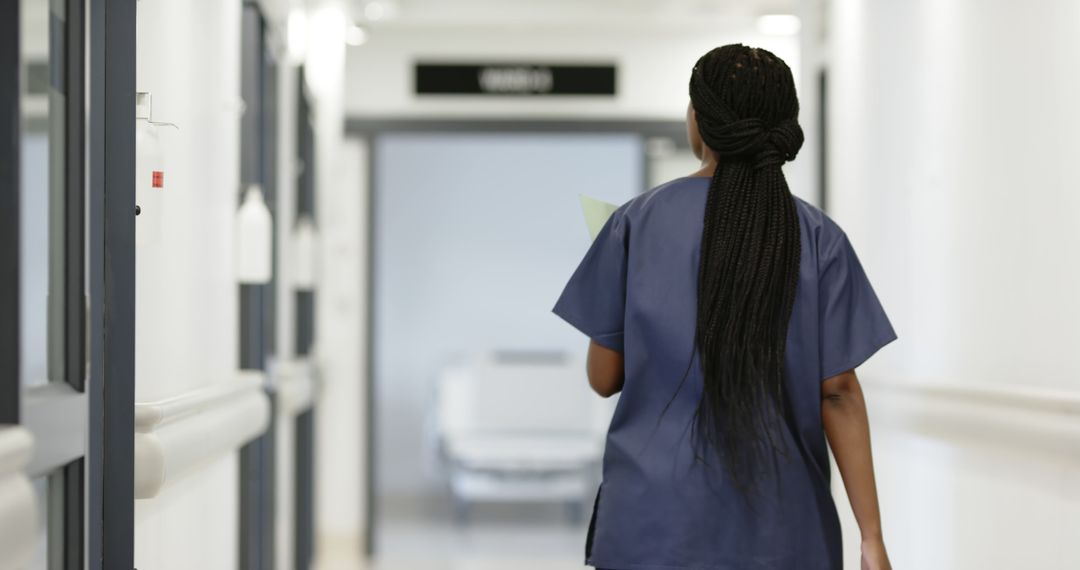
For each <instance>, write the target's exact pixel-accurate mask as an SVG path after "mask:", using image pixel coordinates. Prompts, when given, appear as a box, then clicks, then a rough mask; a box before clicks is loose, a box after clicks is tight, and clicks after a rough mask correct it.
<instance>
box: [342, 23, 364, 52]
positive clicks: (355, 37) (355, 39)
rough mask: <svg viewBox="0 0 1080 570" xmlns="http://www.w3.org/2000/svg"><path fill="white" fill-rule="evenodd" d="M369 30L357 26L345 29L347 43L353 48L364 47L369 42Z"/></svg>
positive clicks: (353, 25)
mask: <svg viewBox="0 0 1080 570" xmlns="http://www.w3.org/2000/svg"><path fill="white" fill-rule="evenodd" d="M367 37H368V35H367V30H365V29H364V28H361V27H360V26H358V25H356V24H352V25H350V26H349V27H348V28H346V29H345V43H346V44H348V45H351V46H354V47H355V46H362V45H364V43H366V42H367Z"/></svg>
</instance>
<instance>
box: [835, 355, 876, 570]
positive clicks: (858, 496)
mask: <svg viewBox="0 0 1080 570" xmlns="http://www.w3.org/2000/svg"><path fill="white" fill-rule="evenodd" d="M821 398H822V402H821V418H822V421H823V423H824V424H825V435H826V436H827V437H828V438H829V446H830V447H832V451H833V456H834V457H836V466H837V467H838V468H839V469H840V475H841V476H842V477H843V479H844V486H845V487H846V488H847V495H848V499H849V500H850V501H851V510H852V511H854V513H855V520H856V521H858V523H859V531H860V532H861V533H862V568H863V569H864V570H890V569H891V568H892V566H890V565H889V558H888V556H887V555H886V553H885V542H884V540H883V539H882V536H881V512H880V510H879V509H878V496H877V485H876V484H875V483H874V461H873V458H872V457H871V455H870V423H869V421H868V420H867V417H866V402H865V401H864V400H863V394H862V388H861V387H860V386H859V379H858V377H856V376H855V371H854V370H848V371H847V372H844V373H842V374H838V375H836V376H833V377H832V378H828V379H826V380H825V382H823V383H822V385H821Z"/></svg>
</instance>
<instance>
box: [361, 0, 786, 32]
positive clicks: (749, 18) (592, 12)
mask: <svg viewBox="0 0 1080 570" xmlns="http://www.w3.org/2000/svg"><path fill="white" fill-rule="evenodd" d="M798 2H799V0H352V13H353V15H354V16H355V18H356V20H357V21H359V22H364V21H365V13H371V11H369V10H367V9H366V8H367V6H368V4H371V3H376V4H379V6H380V7H381V8H382V9H381V10H380V11H381V12H382V13H383V14H384V17H382V18H380V19H379V20H377V21H373V22H371V21H369V22H367V24H368V25H370V26H372V27H382V26H387V27H427V26H435V27H445V26H454V27H492V26H498V27H504V26H512V27H556V28H578V27H585V26H587V27H590V28H594V29H604V28H609V27H618V28H627V27H635V28H637V27H640V28H665V29H677V28H679V27H681V26H685V27H688V28H693V29H696V30H700V29H702V28H706V27H717V28H722V29H731V28H743V27H746V26H747V25H752V22H753V21H754V20H755V19H756V18H757V16H760V15H762V14H775V13H795V10H796V9H797V8H798V6H797V4H798Z"/></svg>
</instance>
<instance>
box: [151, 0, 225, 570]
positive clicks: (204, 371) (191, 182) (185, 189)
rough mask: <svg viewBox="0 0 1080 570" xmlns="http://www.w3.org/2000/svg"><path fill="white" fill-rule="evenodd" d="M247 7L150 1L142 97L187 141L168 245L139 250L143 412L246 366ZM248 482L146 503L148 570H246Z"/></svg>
mask: <svg viewBox="0 0 1080 570" xmlns="http://www.w3.org/2000/svg"><path fill="white" fill-rule="evenodd" d="M240 8H241V6H240V3H239V2H235V3H232V2H218V1H216V0H195V1H191V2H181V3H176V2H168V1H164V0H144V1H142V2H139V6H138V39H137V49H138V51H137V54H136V60H137V73H136V87H137V88H138V89H139V90H141V91H150V92H152V93H153V103H154V108H153V111H154V119H155V120H158V121H170V122H174V123H176V124H177V125H179V126H180V130H179V131H175V130H172V129H167V128H163V129H162V130H161V133H162V134H161V137H162V148H163V150H164V152H165V156H166V160H165V176H166V184H167V190H166V191H165V195H164V198H163V201H164V204H163V211H164V219H163V225H162V240H161V242H160V243H158V244H155V245H147V246H140V247H139V248H137V251H136V271H137V273H136V282H137V289H136V339H137V340H136V363H135V364H136V400H137V401H151V400H158V399H162V398H167V397H171V396H177V395H180V394H183V393H185V392H188V391H190V390H193V389H196V388H199V387H202V386H206V385H208V384H212V383H218V382H226V381H229V380H231V379H232V378H233V376H234V374H235V370H236V367H237V325H236V320H237V304H236V298H237V293H236V289H237V285H236V280H235V278H234V275H233V259H232V240H233V215H234V212H235V210H236V204H237V192H238V185H239V173H240V166H239V148H240V140H239V125H240V111H241V102H240ZM132 112H134V109H132ZM237 482H238V475H237V466H236V459H235V457H227V458H225V459H222V460H220V461H218V462H216V463H215V464H214V465H211V466H209V467H208V468H206V469H202V470H199V471H197V472H194V473H192V474H191V475H190V476H189V477H187V478H185V479H183V480H182V481H180V482H178V483H177V485H176V486H174V487H169V488H166V489H165V490H164V491H163V492H162V494H161V495H159V496H158V497H156V498H154V499H149V500H140V501H137V502H136V526H135V563H136V565H137V566H138V567H140V568H154V569H155V570H167V569H171V568H175V569H177V570H180V569H185V570H186V569H190V568H206V569H214V568H219V569H223V570H224V569H230V568H233V567H235V564H236V560H237V546H236V537H237V518H236V509H237V504H238V495H237V484H238V483H237ZM207 513H213V516H207ZM192 545H198V547H197V548H193V547H192Z"/></svg>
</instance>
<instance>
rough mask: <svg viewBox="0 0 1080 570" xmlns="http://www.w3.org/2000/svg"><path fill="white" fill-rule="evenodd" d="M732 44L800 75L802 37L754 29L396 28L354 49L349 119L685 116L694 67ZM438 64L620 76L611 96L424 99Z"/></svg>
mask: <svg viewBox="0 0 1080 570" xmlns="http://www.w3.org/2000/svg"><path fill="white" fill-rule="evenodd" d="M732 42H743V43H746V44H749V45H755V46H760V47H765V48H767V49H769V50H771V51H773V52H775V53H776V54H777V55H779V56H780V57H782V58H783V59H784V60H786V61H787V62H788V63H789V64H790V65H791V67H792V68H793V69H794V70H795V71H796V73H797V72H798V69H799V56H798V40H797V38H791V37H769V36H762V35H760V34H758V33H756V32H755V31H754V30H753V28H721V29H716V30H703V29H701V28H700V27H697V28H690V29H687V28H684V27H681V26H664V25H661V24H659V23H658V25H657V26H656V27H655V28H653V29H649V28H643V29H611V28H609V29H598V28H580V27H578V28H575V27H572V26H567V27H565V28H564V29H557V28H539V29H529V28H526V29H517V28H506V27H492V28H479V29H474V28H469V27H456V28H439V27H434V28H418V29H416V28H407V27H406V28H390V29H376V30H374V31H373V32H372V34H371V38H370V41H369V42H368V43H367V44H365V45H363V46H361V47H357V48H351V49H349V55H348V59H347V62H348V63H347V74H346V102H345V108H346V111H347V113H348V114H349V115H350V116H354V115H356V116H371V115H374V116H380V117H382V118H386V117H401V116H409V117H416V116H421V117H445V116H456V117H492V116H495V117H515V118H516V117H559V118H579V119H586V120H587V119H604V118H616V117H618V118H629V119H668V120H682V119H683V117H684V116H685V113H686V104H687V102H688V101H689V96H688V94H687V85H688V84H689V80H690V69H691V68H692V67H693V65H694V62H696V61H697V59H698V58H699V57H701V56H702V55H703V54H704V53H705V52H707V51H708V50H710V49H712V48H714V47H717V46H720V45H723V44H727V43H732ZM419 59H425V60H434V61H461V60H472V61H481V62H487V61H500V60H511V61H513V60H525V61H555V62H567V63H575V62H594V61H595V62H611V63H615V64H616V66H617V68H618V70H617V75H616V78H617V79H616V80H617V96H616V97H614V98H613V99H612V98H603V97H600V98H595V97H566V98H553V99H554V100H553V99H543V100H538V99H534V98H513V97H508V98H502V99H499V98H491V97H486V98H477V97H472V98H470V97H457V96H451V97H430V96H429V97H417V96H416V95H415V94H414V93H413V79H412V77H413V75H412V74H413V64H414V63H415V62H416V61H417V60H419Z"/></svg>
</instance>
